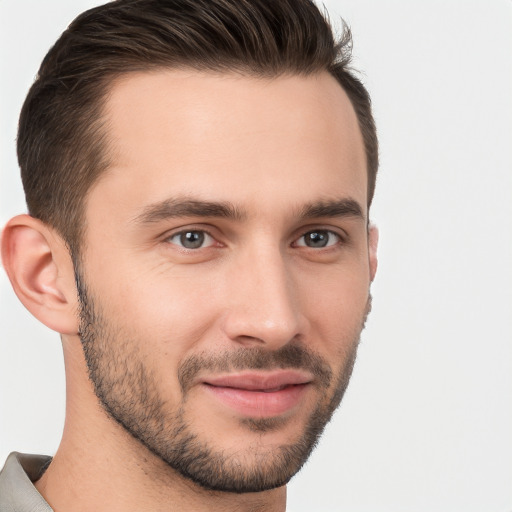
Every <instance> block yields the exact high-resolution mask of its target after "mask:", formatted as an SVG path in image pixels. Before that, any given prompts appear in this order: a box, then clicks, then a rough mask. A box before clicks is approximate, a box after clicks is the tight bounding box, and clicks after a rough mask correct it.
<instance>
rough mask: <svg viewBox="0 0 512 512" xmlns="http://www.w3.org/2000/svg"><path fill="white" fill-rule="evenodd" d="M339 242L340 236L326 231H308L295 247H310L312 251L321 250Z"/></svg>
mask: <svg viewBox="0 0 512 512" xmlns="http://www.w3.org/2000/svg"><path fill="white" fill-rule="evenodd" d="M340 241H341V237H340V235H338V234H337V233H334V232H333V231H329V230H327V229H317V230H314V231H308V232H307V233H305V234H304V235H302V236H301V237H300V238H299V239H298V240H297V242H295V245H296V246H298V247H311V248H312V249H323V248H324V247H331V246H333V245H336V244H337V243H339V242H340Z"/></svg>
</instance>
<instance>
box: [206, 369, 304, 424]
mask: <svg viewBox="0 0 512 512" xmlns="http://www.w3.org/2000/svg"><path fill="white" fill-rule="evenodd" d="M312 381H313V378H312V376H311V375H310V374H309V373H306V372H301V371H296V370H280V371H275V372H243V373H237V374H228V375H220V376H212V377H208V378H205V379H203V380H202V385H203V387H204V389H205V390H206V391H207V392H209V393H210V395H212V396H213V397H214V398H216V399H217V400H218V401H220V402H221V403H222V404H224V405H225V406H227V407H229V408H230V409H232V410H234V411H235V412H237V413H239V414H241V415H243V416H247V417H253V418H270V417H275V416H280V415H282V414H285V413H286V412H288V411H290V410H292V409H293V408H294V407H296V406H297V405H298V404H299V403H300V402H301V401H302V399H303V397H304V394H305V393H306V392H307V390H308V388H309V387H310V384H311V383H312Z"/></svg>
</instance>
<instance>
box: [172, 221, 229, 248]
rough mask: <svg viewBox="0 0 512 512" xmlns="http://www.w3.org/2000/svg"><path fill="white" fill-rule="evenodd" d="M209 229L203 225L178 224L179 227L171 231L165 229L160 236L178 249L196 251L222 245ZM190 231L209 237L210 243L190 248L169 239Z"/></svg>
mask: <svg viewBox="0 0 512 512" xmlns="http://www.w3.org/2000/svg"><path fill="white" fill-rule="evenodd" d="M211 231H212V230H211V229H208V228H207V227H205V226H204V225H188V226H180V227H179V228H175V229H173V230H171V231H167V232H166V233H165V234H164V235H163V236H162V240H163V241H164V242H165V243H167V244H169V245H173V246H175V247H176V248H178V249H180V250H182V251H191V252H196V251H199V250H200V249H208V248H210V247H214V246H215V245H219V246H220V245H222V243H221V242H219V240H218V237H217V236H215V235H214V234H212V232H211ZM191 232H197V233H204V234H205V235H206V236H207V237H209V238H211V243H208V245H204V246H201V247H198V248H197V249H190V248H188V247H184V246H183V245H181V244H178V243H175V242H172V241H171V239H173V238H174V237H177V236H180V235H183V234H185V233H191Z"/></svg>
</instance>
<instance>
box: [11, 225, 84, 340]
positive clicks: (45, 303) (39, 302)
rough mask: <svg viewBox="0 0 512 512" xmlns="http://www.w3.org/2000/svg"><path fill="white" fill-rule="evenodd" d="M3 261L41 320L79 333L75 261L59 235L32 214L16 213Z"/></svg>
mask: <svg viewBox="0 0 512 512" xmlns="http://www.w3.org/2000/svg"><path fill="white" fill-rule="evenodd" d="M2 261H3V265H4V268H5V270H6V272H7V275H8V277H9V280H10V281H11V284H12V287H13V289H14V292H15V293H16V295H17V296H18V298H19V299H20V301H21V302H22V303H23V305H24V306H25V307H26V308H27V309H28V310H29V311H30V312H31V313H32V314H33V315H34V316H35V317H36V318H37V319H38V320H39V321H41V322H42V323H43V324H45V325H46V326H48V327H49V328H50V329H53V330H54V331H57V332H59V333H61V334H76V333H77V331H78V318H77V314H76V311H77V299H76V288H75V283H74V273H73V264H72V261H71V257H70V256H69V252H68V250H67V247H66V244H65V243H64V241H63V240H62V238H61V237H60V236H59V235H57V234H56V233H55V232H54V231H53V230H52V229H51V228H49V227H48V226H46V225H45V224H44V223H43V222H41V221H40V220H38V219H34V218H33V217H30V216H29V215H19V216H17V217H14V218H13V219H11V220H10V221H9V222H8V223H7V225H6V226H5V228H4V231H3V234H2Z"/></svg>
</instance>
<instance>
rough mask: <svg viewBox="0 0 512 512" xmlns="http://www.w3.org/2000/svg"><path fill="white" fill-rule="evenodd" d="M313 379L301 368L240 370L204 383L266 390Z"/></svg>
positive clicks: (207, 378) (304, 382)
mask: <svg viewBox="0 0 512 512" xmlns="http://www.w3.org/2000/svg"><path fill="white" fill-rule="evenodd" d="M312 380H313V378H312V376H311V374H310V373H308V372H304V371H300V370H279V371H270V372H269V371H266V372H253V371H251V372H240V373H230V374H225V375H216V376H211V377H206V378H204V379H202V381H203V383H204V384H209V385H210V386H216V387H226V388H236V389H245V390H248V391H260V390H261V391H265V390H269V389H272V390H273V389H279V388H284V387H286V386H294V385H298V384H308V383H309V382H311V381H312Z"/></svg>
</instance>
